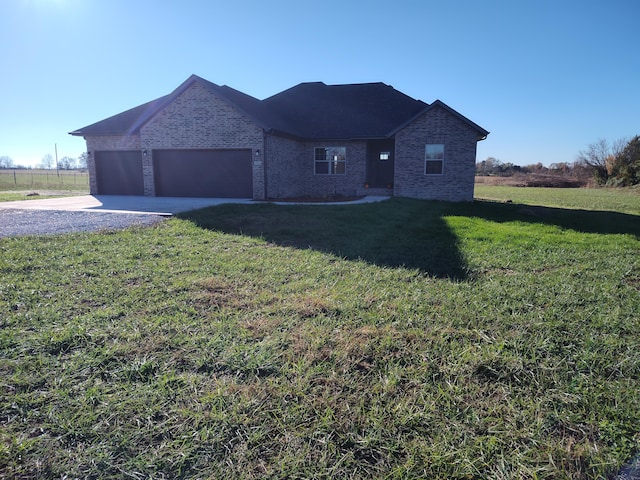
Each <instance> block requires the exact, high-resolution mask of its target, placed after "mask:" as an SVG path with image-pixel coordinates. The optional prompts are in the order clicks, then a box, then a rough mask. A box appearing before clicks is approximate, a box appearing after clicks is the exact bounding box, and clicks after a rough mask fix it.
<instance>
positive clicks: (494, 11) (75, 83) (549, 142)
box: [0, 0, 640, 165]
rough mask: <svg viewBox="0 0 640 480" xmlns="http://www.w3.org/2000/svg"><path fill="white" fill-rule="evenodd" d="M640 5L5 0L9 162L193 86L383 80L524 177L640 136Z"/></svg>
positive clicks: (2, 140)
mask: <svg viewBox="0 0 640 480" xmlns="http://www.w3.org/2000/svg"><path fill="white" fill-rule="evenodd" d="M638 19H640V1H639V0H607V1H605V0H599V1H595V0H579V1H574V0H535V1H527V0H520V1H514V0H483V1H479V0H439V1H433V0H395V1H394V2H391V1H389V0H386V1H378V0H363V1H360V0H323V1H316V0H305V1H300V0H271V1H268V2H265V1H257V0H224V1H219V0H202V1H200V0H180V1H178V0H173V1H169V0H0V62H1V63H0V65H1V72H2V73H1V74H0V95H1V97H0V156H4V155H8V156H10V157H11V158H12V159H13V160H14V162H15V163H17V164H23V165H27V164H35V163H37V162H39V161H40V160H41V159H42V157H43V156H44V155H45V154H48V153H50V154H52V155H53V154H54V144H57V145H58V156H59V157H60V158H61V157H63V156H70V157H77V156H78V155H79V154H80V153H81V152H83V151H84V150H85V145H84V141H83V140H82V139H81V138H76V137H71V136H69V135H68V134H67V133H68V132H70V131H72V130H75V129H77V128H80V127H83V126H85V125H88V124H91V123H93V122H96V121H98V120H101V119H103V118H106V117H108V116H111V115H114V114H116V113H119V112H121V111H124V110H126V109H128V108H131V107H134V106H137V105H139V104H141V103H144V102H147V101H149V100H152V99H154V98H157V97H159V96H162V95H165V94H167V93H169V92H171V91H172V90H173V89H174V88H176V87H177V86H178V85H179V84H180V83H182V82H183V81H184V80H185V79H186V78H187V77H188V76H189V75H190V74H192V73H195V74H197V75H200V76H201V77H204V78H206V79H207V80H210V81H212V82H214V83H218V84H220V85H223V84H226V85H229V86H231V87H234V88H236V89H238V90H241V91H243V92H245V93H247V94H249V95H253V96H255V97H257V98H266V97H268V96H270V95H273V94H275V93H278V92H279V91H281V90H284V89H286V88H289V87H291V86H293V85H296V84H298V83H300V82H309V81H323V82H325V83H328V84H337V83H359V82H379V81H380V82H384V83H387V84H390V85H392V86H394V87H395V88H396V89H398V90H400V91H402V92H404V93H406V94H408V95H410V96H412V97H414V98H418V99H421V100H423V101H425V102H428V103H431V102H432V101H434V100H435V99H440V100H442V101H443V102H445V103H447V104H448V105H450V106H451V107H453V108H454V109H456V110H458V111H459V112H460V113H462V114H463V115H465V116H467V117H469V118H470V119H471V120H473V121H474V122H476V123H478V124H479V125H481V126H482V127H484V128H486V129H487V130H489V131H490V132H491V134H490V135H489V137H488V139H487V140H485V141H483V142H480V143H479V145H478V157H477V158H478V160H483V159H485V158H487V157H489V156H493V157H496V158H498V159H499V160H501V161H503V162H512V163H515V164H518V165H527V164H531V163H537V162H542V163H544V164H550V163H554V162H571V161H573V160H574V159H575V156H576V154H577V153H578V152H579V151H580V150H582V149H584V148H585V147H586V146H587V145H588V144H589V143H592V142H595V141H596V140H598V139H599V138H604V139H607V140H610V141H613V140H616V139H618V138H622V137H632V136H634V135H637V134H640V33H639V32H638Z"/></svg>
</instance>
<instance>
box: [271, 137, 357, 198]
mask: <svg viewBox="0 0 640 480" xmlns="http://www.w3.org/2000/svg"><path fill="white" fill-rule="evenodd" d="M265 146H266V155H267V159H266V163H267V166H266V170H267V175H266V183H267V197H268V198H287V197H289V198H291V197H324V196H334V195H343V196H353V195H362V194H364V193H365V192H366V190H365V188H364V183H365V178H366V163H367V162H366V155H367V143H366V142H364V141H329V142H326V141H317V142H299V141H296V140H293V139H290V138H285V137H281V136H276V135H269V136H267V137H266V140H265ZM320 147H346V168H345V174H344V175H316V174H315V148H320Z"/></svg>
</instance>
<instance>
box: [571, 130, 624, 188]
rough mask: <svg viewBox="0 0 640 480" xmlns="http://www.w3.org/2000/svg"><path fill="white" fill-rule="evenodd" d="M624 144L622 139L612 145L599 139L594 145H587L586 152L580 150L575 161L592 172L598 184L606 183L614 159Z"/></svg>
mask: <svg viewBox="0 0 640 480" xmlns="http://www.w3.org/2000/svg"><path fill="white" fill-rule="evenodd" d="M626 144H627V142H626V140H624V139H620V140H616V141H615V142H613V144H609V142H607V141H606V140H604V139H600V140H598V141H597V142H595V143H591V144H589V145H588V146H587V149H586V150H581V151H580V152H579V153H578V158H577V161H578V162H580V163H582V164H584V165H586V166H588V167H590V168H591V169H592V170H593V173H594V176H595V177H596V181H597V182H598V183H600V184H604V183H607V180H608V179H609V175H610V174H611V170H612V168H613V165H614V163H615V159H616V157H617V156H618V155H619V154H620V152H622V150H623V149H624V147H625V145H626Z"/></svg>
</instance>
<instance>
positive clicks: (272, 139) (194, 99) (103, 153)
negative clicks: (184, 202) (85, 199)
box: [71, 75, 489, 201]
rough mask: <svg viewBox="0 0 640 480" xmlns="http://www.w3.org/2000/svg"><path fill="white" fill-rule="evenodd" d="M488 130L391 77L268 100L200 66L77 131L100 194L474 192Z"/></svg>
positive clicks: (304, 87)
mask: <svg viewBox="0 0 640 480" xmlns="http://www.w3.org/2000/svg"><path fill="white" fill-rule="evenodd" d="M488 133H489V132H487V131H486V130H484V129H483V128H482V127H480V126H478V125H476V124H475V123H473V122H472V121H470V120H469V119H467V118H465V117H464V116H462V115H461V114H459V113H458V112H456V111H455V110H453V109H452V108H450V107H448V106H447V105H445V104H444V103H442V102H441V101H439V100H436V101H435V102H433V103H432V104H427V103H424V102H422V101H420V100H415V99H413V98H411V97H409V96H407V95H405V94H403V93H401V92H399V91H397V90H395V89H393V88H392V87H390V86H388V85H385V84H383V83H367V84H353V85H325V84H324V83H319V82H318V83H302V84H300V85H297V86H295V87H292V88H290V89H288V90H285V91H283V92H281V93H278V94H276V95H274V96H272V97H269V98H266V99H264V100H258V99H256V98H254V97H251V96H249V95H246V94H244V93H242V92H239V91H237V90H234V89H232V88H230V87H227V86H219V85H216V84H214V83H211V82H209V81H207V80H204V79H202V78H200V77H198V76H196V75H192V76H191V77H189V78H188V79H187V80H186V81H185V82H184V83H182V85H180V86H179V87H178V88H177V89H176V90H174V91H173V92H172V93H170V94H169V95H166V96H164V97H161V98H158V99H156V100H153V101H151V102H148V103H145V104H143V105H140V106H138V107H135V108H132V109H131V110H127V111H125V112H122V113H120V114H118V115H115V116H113V117H110V118H107V119H105V120H102V121H100V122H97V123H94V124H92V125H89V126H87V127H84V128H81V129H79V130H75V131H73V132H71V135H76V136H82V137H84V138H85V140H86V142H87V153H88V162H87V163H88V168H89V175H90V190H91V193H92V194H103V195H104V194H111V195H149V196H185V197H239V198H253V199H256V200H264V199H272V198H273V199H276V198H292V197H326V196H338V195H340V196H361V195H370V194H377V195H397V196H402V197H412V198H424V199H437V200H450V201H470V200H472V199H473V186H474V175H475V161H476V144H477V142H478V141H480V140H483V139H484V138H486V136H487V135H488Z"/></svg>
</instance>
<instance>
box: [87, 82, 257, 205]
mask: <svg viewBox="0 0 640 480" xmlns="http://www.w3.org/2000/svg"><path fill="white" fill-rule="evenodd" d="M86 140H87V150H88V151H90V152H94V151H96V150H138V149H139V150H146V151H147V156H146V157H142V173H143V178H144V194H145V195H149V196H153V195H155V183H154V176H153V150H154V149H218V148H222V149H234V148H242V149H245V148H250V149H251V150H252V152H253V153H254V159H253V161H252V166H253V198H254V199H264V198H265V191H264V164H263V157H264V154H263V153H262V152H264V136H263V130H262V128H261V127H259V126H258V125H256V124H255V123H254V122H252V120H251V119H250V118H249V117H248V116H247V115H245V114H244V113H243V112H241V111H239V110H238V109H236V108H235V107H233V106H232V105H230V104H229V103H227V102H226V101H225V100H224V99H222V98H220V97H218V96H216V95H215V94H213V93H211V92H210V91H209V90H207V89H206V88H204V87H203V86H201V85H199V84H198V83H194V84H193V85H191V86H190V87H189V88H187V89H186V90H185V91H184V92H183V93H182V94H181V95H180V96H179V97H178V98H176V99H175V100H174V101H173V102H172V103H171V104H169V105H168V106H166V107H165V108H164V109H163V110H162V111H160V112H159V113H158V114H157V115H156V116H154V117H153V118H152V119H151V120H150V121H149V122H148V123H147V124H145V125H144V126H143V127H142V128H141V129H140V134H139V135H127V136H100V137H98V136H95V137H87V139H86ZM258 150H260V155H255V153H257V151H258ZM93 159H94V155H91V156H90V157H89V159H88V161H87V168H88V169H89V174H90V189H91V193H92V194H95V193H96V192H97V183H96V171H95V163H94V161H93Z"/></svg>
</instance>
